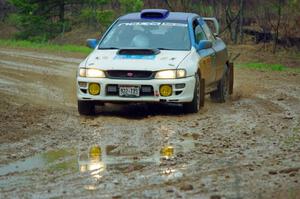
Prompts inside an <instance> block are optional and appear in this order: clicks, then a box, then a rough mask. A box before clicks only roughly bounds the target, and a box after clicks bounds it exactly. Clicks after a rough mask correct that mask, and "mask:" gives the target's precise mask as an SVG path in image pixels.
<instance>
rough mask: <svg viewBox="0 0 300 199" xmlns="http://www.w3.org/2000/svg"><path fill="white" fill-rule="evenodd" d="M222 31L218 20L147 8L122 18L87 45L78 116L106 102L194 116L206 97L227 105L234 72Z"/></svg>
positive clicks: (79, 84)
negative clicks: (171, 108) (165, 107)
mask: <svg viewBox="0 0 300 199" xmlns="http://www.w3.org/2000/svg"><path fill="white" fill-rule="evenodd" d="M207 21H211V22H213V24H214V26H215V30H216V32H215V33H212V32H211V30H210V28H209V27H208V25H207V23H206V22H207ZM218 32H219V24H218V22H217V20H216V19H215V18H202V17H200V16H199V15H197V14H193V13H181V12H169V11H168V10H161V9H147V10H143V11H141V12H140V13H130V14H127V15H125V16H122V17H120V18H119V19H118V20H116V21H115V22H114V23H113V25H112V26H111V27H110V28H109V29H108V31H107V32H106V33H105V34H104V35H103V37H102V39H101V40H100V41H98V40H96V39H89V40H88V45H89V46H90V47H92V48H94V51H93V52H92V53H91V54H90V55H89V56H88V57H87V58H86V59H85V60H84V61H83V62H82V63H81V64H80V66H79V69H78V75H77V97H78V111H79V113H80V114H84V115H90V114H93V113H94V112H95V105H104V104H105V103H106V102H110V103H114V102H115V103H118V102H126V103H130V102H151V103H153V102H158V103H180V104H183V107H184V110H185V111H186V112H189V113H195V112H198V111H199V109H200V107H201V106H203V105H204V97H205V94H210V96H211V98H212V99H213V100H214V101H217V102H224V101H225V100H226V98H227V97H228V95H229V94H231V93H232V85H233V67H232V64H231V63H229V60H228V56H227V48H226V45H225V44H224V42H223V41H222V40H221V39H220V38H219V37H218Z"/></svg>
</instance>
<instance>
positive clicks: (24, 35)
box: [9, 0, 62, 42]
mask: <svg viewBox="0 0 300 199" xmlns="http://www.w3.org/2000/svg"><path fill="white" fill-rule="evenodd" d="M10 3H11V4H12V5H14V6H15V7H16V9H17V12H16V13H13V14H11V15H10V16H9V21H10V22H11V23H12V24H14V25H15V26H16V27H17V28H18V29H19V30H20V32H19V33H18V34H17V35H16V38H17V39H27V40H30V41H38V42H44V41H47V40H48V39H49V38H53V37H54V36H56V35H57V34H58V33H60V32H61V27H62V23H61V22H60V21H57V20H56V21H55V20H52V18H51V17H50V16H49V13H47V12H46V11H45V10H48V9H49V7H50V5H47V2H46V1H35V3H33V2H31V1H27V0H10Z"/></svg>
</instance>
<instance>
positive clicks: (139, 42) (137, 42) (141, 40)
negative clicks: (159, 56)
mask: <svg viewBox="0 0 300 199" xmlns="http://www.w3.org/2000/svg"><path fill="white" fill-rule="evenodd" d="M149 43H150V42H149V39H148V38H147V37H146V36H145V35H142V34H138V35H136V36H134V37H133V39H132V44H133V46H134V47H138V48H146V47H148V46H149Z"/></svg>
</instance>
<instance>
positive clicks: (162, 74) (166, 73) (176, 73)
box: [155, 69, 186, 79]
mask: <svg viewBox="0 0 300 199" xmlns="http://www.w3.org/2000/svg"><path fill="white" fill-rule="evenodd" d="M183 77H186V71H185V70H184V69H178V70H163V71H159V72H157V73H156V75H155V78H156V79H175V78H183Z"/></svg>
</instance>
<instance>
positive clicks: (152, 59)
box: [85, 50, 190, 71]
mask: <svg viewBox="0 0 300 199" xmlns="http://www.w3.org/2000/svg"><path fill="white" fill-rule="evenodd" d="M117 52H118V51H117V50H94V51H93V52H92V53H91V54H90V55H89V57H88V58H87V59H86V62H85V67H86V68H99V69H101V70H147V71H158V70H164V69H176V68H177V67H178V65H179V64H180V63H181V62H182V61H183V60H184V59H185V58H186V57H187V56H188V55H189V53H190V51H173V50H172V51H171V50H161V51H160V53H159V54H157V55H150V56H149V55H147V56H145V55H118V54H117Z"/></svg>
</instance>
